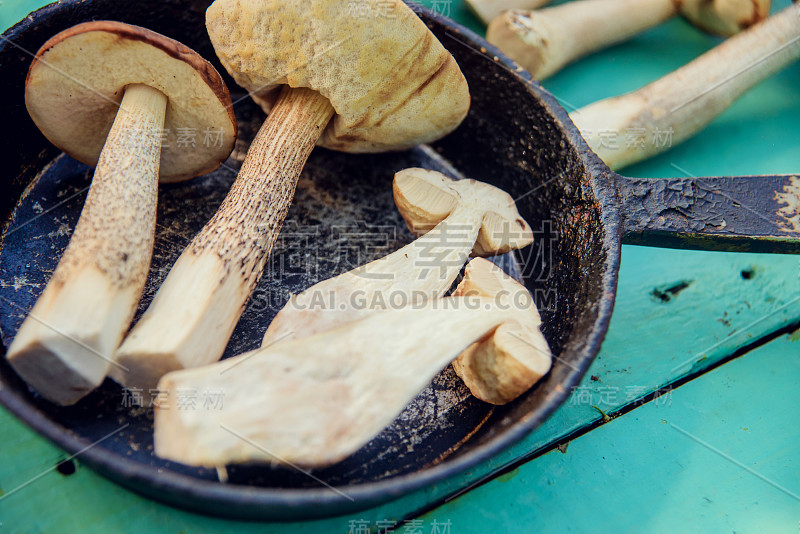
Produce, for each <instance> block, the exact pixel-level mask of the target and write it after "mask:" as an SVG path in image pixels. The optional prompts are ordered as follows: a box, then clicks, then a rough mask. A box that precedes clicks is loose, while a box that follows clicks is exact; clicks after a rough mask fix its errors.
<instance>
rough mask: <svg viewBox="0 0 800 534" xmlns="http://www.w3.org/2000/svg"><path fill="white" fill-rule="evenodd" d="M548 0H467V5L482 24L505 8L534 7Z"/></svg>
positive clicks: (492, 18)
mask: <svg viewBox="0 0 800 534" xmlns="http://www.w3.org/2000/svg"><path fill="white" fill-rule="evenodd" d="M549 1H550V0H467V5H468V6H469V7H470V9H471V10H472V12H473V13H475V14H476V15H477V16H478V18H479V19H481V20H482V21H483V23H484V24H489V23H490V22H491V21H492V20H494V19H495V18H496V17H498V16H499V15H500V13H502V12H503V11H506V10H507V9H536V8H538V7H542V6H543V5H545V4H547V3H548V2H549Z"/></svg>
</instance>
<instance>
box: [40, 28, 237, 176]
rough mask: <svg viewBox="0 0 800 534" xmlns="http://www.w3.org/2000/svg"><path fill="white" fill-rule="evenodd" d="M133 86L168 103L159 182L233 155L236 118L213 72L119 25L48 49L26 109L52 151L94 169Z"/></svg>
mask: <svg viewBox="0 0 800 534" xmlns="http://www.w3.org/2000/svg"><path fill="white" fill-rule="evenodd" d="M130 84H145V85H148V86H150V87H153V88H155V89H158V90H159V91H161V92H162V93H164V94H165V95H166V96H167V97H168V99H169V101H168V103H167V110H166V116H165V120H164V132H163V133H164V140H163V142H162V149H161V166H160V179H161V181H162V182H176V181H180V180H186V179H189V178H192V177H194V176H198V175H200V174H204V173H207V172H210V171H212V170H214V169H216V168H217V167H219V165H220V163H222V162H223V161H225V159H226V158H227V157H228V155H229V154H230V153H231V150H233V143H234V141H235V139H236V118H235V116H234V114H233V111H232V106H231V98H230V94H229V93H228V90H227V88H226V87H225V84H224V83H223V81H222V78H221V77H220V75H219V73H218V72H217V71H216V70H215V69H214V67H213V66H211V64H210V63H208V62H207V61H206V60H204V59H203V58H202V57H200V56H199V55H198V54H197V53H196V52H194V51H193V50H191V49H189V48H187V47H186V46H184V45H182V44H180V43H179V42H177V41H174V40H172V39H170V38H168V37H165V36H163V35H160V34H158V33H155V32H153V31H150V30H147V29H145V28H140V27H138V26H132V25H129V24H123V23H121V22H115V21H95V22H86V23H83V24H78V25H77V26H73V27H72V28H69V29H67V30H65V31H63V32H61V33H59V34H57V35H55V36H54V37H52V38H51V39H50V40H49V41H47V42H46V43H45V44H44V45H43V46H42V47H41V48H40V49H39V52H37V54H36V57H35V58H34V60H33V63H32V64H31V67H30V70H29V71H28V79H27V80H26V83H25V105H26V106H27V108H28V112H29V113H30V115H31V118H33V122H34V123H36V126H38V127H39V129H40V130H41V131H42V133H43V134H44V135H45V136H46V137H47V138H48V139H49V140H50V141H51V142H52V143H53V144H54V145H56V146H57V147H59V148H60V149H61V150H63V151H64V152H66V153H67V154H69V155H70V156H72V157H73V158H75V159H77V160H79V161H82V162H84V163H86V164H88V165H93V166H94V165H96V164H97V160H98V158H99V156H100V151H101V150H102V148H103V145H104V144H105V141H106V137H107V135H108V132H109V130H110V129H111V125H112V124H113V122H114V118H115V117H116V114H117V110H118V109H119V103H120V102H121V101H122V97H123V95H124V92H125V87H126V86H128V85H130ZM192 141H193V142H192ZM192 144H194V146H192Z"/></svg>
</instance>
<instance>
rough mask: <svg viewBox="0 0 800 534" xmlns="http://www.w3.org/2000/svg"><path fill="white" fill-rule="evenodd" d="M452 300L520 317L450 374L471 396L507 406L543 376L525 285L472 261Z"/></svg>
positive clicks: (544, 350) (543, 347)
mask: <svg viewBox="0 0 800 534" xmlns="http://www.w3.org/2000/svg"><path fill="white" fill-rule="evenodd" d="M453 296H454V297H459V296H460V297H488V298H493V299H494V300H495V302H496V303H497V304H498V305H499V306H504V307H507V308H511V309H515V310H518V312H519V313H517V314H516V316H515V319H514V320H513V321H506V322H504V323H503V324H501V325H500V326H498V327H497V329H496V330H495V331H494V332H492V334H491V335H490V336H488V337H486V338H484V339H482V340H480V341H477V342H475V343H473V344H472V345H470V347H469V348H468V349H466V350H465V351H463V352H462V353H461V354H459V356H458V358H456V359H455V360H454V361H453V369H455V371H456V374H458V376H460V377H461V379H462V380H463V381H464V383H465V384H466V385H467V387H468V388H469V390H470V391H471V392H472V394H473V395H475V396H476V397H478V398H479V399H481V400H482V401H486V402H489V403H491V404H506V403H508V402H511V401H512V400H514V399H516V398H517V397H519V396H520V395H522V394H523V393H525V392H526V391H528V390H529V389H530V388H531V386H533V385H534V384H535V383H536V382H538V381H539V379H540V378H542V377H543V376H544V375H545V374H547V372H548V371H549V370H550V364H551V360H552V356H551V353H550V347H549V346H548V344H547V340H546V339H545V338H544V336H543V335H542V332H541V330H539V325H541V322H542V320H541V318H540V317H539V311H538V310H537V309H536V304H535V303H534V302H533V298H532V297H531V294H530V293H529V292H528V290H527V289H525V286H523V285H522V284H520V283H519V282H517V281H516V280H514V279H513V278H511V277H510V276H508V275H507V274H506V273H505V272H503V270H502V269H501V268H500V267H498V266H497V265H495V264H494V263H492V262H490V261H488V260H485V259H483V258H475V259H474V260H472V261H470V262H469V263H468V264H467V267H466V269H465V270H464V278H463V279H462V280H461V283H460V284H459V285H458V287H456V289H455V291H453Z"/></svg>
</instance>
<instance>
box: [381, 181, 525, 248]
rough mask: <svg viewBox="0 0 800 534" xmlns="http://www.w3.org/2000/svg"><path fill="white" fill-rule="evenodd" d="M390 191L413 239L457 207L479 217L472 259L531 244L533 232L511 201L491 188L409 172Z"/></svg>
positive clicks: (511, 199)
mask: <svg viewBox="0 0 800 534" xmlns="http://www.w3.org/2000/svg"><path fill="white" fill-rule="evenodd" d="M393 191H394V201H395V204H396V205H397V209H398V210H399V211H400V215H402V216H403V219H404V220H405V221H406V225H407V226H408V229H409V230H411V232H412V233H414V234H415V235H418V236H419V235H423V234H425V233H427V232H429V231H430V230H431V229H432V228H433V227H434V226H436V225H437V224H439V223H440V222H441V221H443V220H444V219H445V218H447V216H448V215H450V214H451V213H452V212H453V211H454V210H455V209H456V207H460V208H463V209H466V210H469V211H471V212H473V213H474V214H476V215H477V216H479V217H482V223H481V229H480V233H479V234H478V239H477V240H476V242H475V246H474V247H473V249H472V255H473V256H494V255H495V254H505V253H506V252H508V251H510V250H514V249H519V248H522V247H525V246H527V245H530V244H531V243H532V242H533V232H531V229H530V226H528V223H527V222H525V220H524V219H523V218H522V216H521V215H520V214H519V211H517V206H516V205H515V204H514V199H513V198H511V195H509V194H508V193H506V192H505V191H503V190H501V189H498V188H497V187H494V186H493V185H489V184H486V183H483V182H478V181H476V180H453V179H452V178H448V177H447V176H445V175H443V174H441V173H439V172H436V171H431V170H428V169H420V168H410V169H404V170H402V171H400V172H398V173H397V174H395V177H394V185H393Z"/></svg>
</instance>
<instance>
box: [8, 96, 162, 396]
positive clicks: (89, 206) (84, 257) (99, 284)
mask: <svg viewBox="0 0 800 534" xmlns="http://www.w3.org/2000/svg"><path fill="white" fill-rule="evenodd" d="M166 105H167V97H166V96H165V95H164V94H163V93H161V92H160V91H158V90H156V89H153V88H151V87H148V86H146V85H141V84H136V85H130V86H128V87H127V88H126V89H125V93H124V95H123V98H122V102H121V104H120V106H119V110H118V111H117V115H116V118H115V120H114V124H113V126H112V127H111V131H110V132H109V134H108V137H107V139H106V142H105V145H104V146H103V150H102V152H101V154H100V159H99V161H98V163H97V167H96V169H95V172H94V178H93V179H92V185H91V187H90V188H89V193H88V195H87V197H86V203H85V205H84V207H83V211H82V212H81V216H80V219H79V220H78V224H77V226H76V227H75V230H74V232H73V234H72V238H71V240H70V242H69V245H68V246H67V249H66V250H65V251H64V255H63V256H62V258H61V260H60V261H59V263H58V266H57V267H56V270H55V272H54V273H53V276H52V277H51V279H50V281H49V282H48V284H47V287H45V289H44V292H43V293H42V295H41V296H40V297H39V300H38V301H37V302H36V305H35V306H34V307H33V310H32V311H31V312H30V314H29V315H28V318H27V319H26V320H25V322H24V323H23V324H22V327H21V328H20V330H19V332H17V335H16V337H15V338H14V341H13V343H12V344H11V347H10V348H9V351H8V356H7V358H8V361H9V363H10V364H11V365H12V367H14V369H15V370H16V371H17V373H18V374H19V375H20V376H21V377H22V378H23V379H24V380H25V381H26V382H28V384H30V385H31V386H32V387H33V388H34V389H35V390H36V391H37V392H38V393H39V394H40V395H42V396H43V397H44V398H46V399H48V400H50V401H52V402H54V403H57V404H60V405H70V404H74V403H75V402H77V401H78V400H79V399H80V398H81V397H83V396H84V395H86V394H87V393H88V392H89V391H91V390H92V389H94V388H95V387H97V386H98V385H99V384H100V383H101V382H102V381H103V379H104V378H105V376H106V374H107V373H108V370H109V367H110V365H111V363H112V359H111V356H112V354H113V352H114V349H115V348H116V347H117V345H118V344H119V342H120V340H121V339H122V335H123V334H124V332H125V330H126V329H127V328H128V326H129V324H130V321H131V319H132V318H133V314H134V312H135V311H136V305H137V303H138V302H139V298H140V297H141V294H142V290H143V288H144V283H145V280H146V278H147V272H148V268H149V265H150V256H151V255H152V250H153V240H154V235H155V219H156V202H157V188H158V169H159V160H160V156H161V129H162V128H163V125H164V117H165V112H166Z"/></svg>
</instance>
